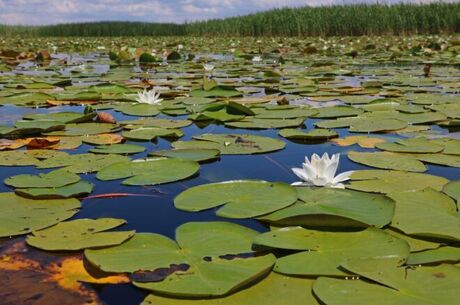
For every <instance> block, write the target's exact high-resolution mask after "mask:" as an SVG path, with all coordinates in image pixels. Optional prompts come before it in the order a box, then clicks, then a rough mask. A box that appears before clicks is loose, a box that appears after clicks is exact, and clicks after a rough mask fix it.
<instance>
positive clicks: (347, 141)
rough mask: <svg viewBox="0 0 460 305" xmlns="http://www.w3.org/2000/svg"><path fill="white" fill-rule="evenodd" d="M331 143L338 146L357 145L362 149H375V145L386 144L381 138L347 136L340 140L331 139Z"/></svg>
mask: <svg viewBox="0 0 460 305" xmlns="http://www.w3.org/2000/svg"><path fill="white" fill-rule="evenodd" d="M331 141H332V142H333V143H335V144H337V145H339V146H351V145H354V144H358V145H359V146H360V147H362V148H375V146H376V145H377V144H379V143H384V142H386V140H385V139H382V138H371V137H366V136H349V137H345V138H340V139H332V140H331Z"/></svg>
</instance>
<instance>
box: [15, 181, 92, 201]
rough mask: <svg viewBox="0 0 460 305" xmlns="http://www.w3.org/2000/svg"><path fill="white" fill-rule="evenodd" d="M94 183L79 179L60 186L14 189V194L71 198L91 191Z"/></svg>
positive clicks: (32, 196) (43, 197)
mask: <svg viewBox="0 0 460 305" xmlns="http://www.w3.org/2000/svg"><path fill="white" fill-rule="evenodd" d="M93 187H94V185H93V184H92V183H90V182H87V181H79V182H77V183H74V184H69V185H66V186H61V187H49V188H24V189H16V194H18V195H21V196H23V197H27V198H34V199H57V198H71V197H80V196H84V195H87V194H89V193H91V192H92V191H93Z"/></svg>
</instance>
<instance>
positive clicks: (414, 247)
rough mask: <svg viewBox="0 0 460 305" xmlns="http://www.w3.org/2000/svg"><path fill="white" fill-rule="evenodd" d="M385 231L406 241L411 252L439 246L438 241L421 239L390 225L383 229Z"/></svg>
mask: <svg viewBox="0 0 460 305" xmlns="http://www.w3.org/2000/svg"><path fill="white" fill-rule="evenodd" d="M385 232H387V233H388V234H391V235H393V236H395V237H397V238H399V239H402V240H404V241H406V242H407V243H408V244H409V247H410V251H411V252H418V251H423V250H430V249H436V248H439V247H440V246H441V244H440V243H438V242H434V241H430V240H425V239H421V238H420V237H417V236H409V235H406V234H404V233H402V232H400V231H398V230H395V229H394V228H391V227H389V228H387V229H385Z"/></svg>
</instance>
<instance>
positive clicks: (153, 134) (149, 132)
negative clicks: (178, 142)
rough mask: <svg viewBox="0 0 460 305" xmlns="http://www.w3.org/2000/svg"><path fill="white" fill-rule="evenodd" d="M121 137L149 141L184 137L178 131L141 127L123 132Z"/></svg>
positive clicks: (180, 131)
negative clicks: (158, 138)
mask: <svg viewBox="0 0 460 305" xmlns="http://www.w3.org/2000/svg"><path fill="white" fill-rule="evenodd" d="M122 135H123V137H124V138H126V139H129V140H135V141H151V140H153V139H156V138H157V137H164V138H180V137H182V136H183V135H184V133H183V132H182V130H180V129H173V128H168V129H167V128H156V127H151V128H150V127H149V128H145V127H142V128H139V129H134V130H130V131H124V132H123V133H122Z"/></svg>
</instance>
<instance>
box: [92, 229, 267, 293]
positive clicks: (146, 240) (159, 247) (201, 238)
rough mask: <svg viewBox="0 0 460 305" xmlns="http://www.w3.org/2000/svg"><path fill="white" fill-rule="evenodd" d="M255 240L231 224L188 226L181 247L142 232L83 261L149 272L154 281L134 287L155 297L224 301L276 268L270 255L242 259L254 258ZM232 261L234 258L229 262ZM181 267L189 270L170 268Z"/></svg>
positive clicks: (180, 234) (179, 242) (179, 233)
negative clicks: (142, 289) (239, 289)
mask: <svg viewBox="0 0 460 305" xmlns="http://www.w3.org/2000/svg"><path fill="white" fill-rule="evenodd" d="M203 232H206V234H203ZM256 235H257V232H256V231H253V230H251V229H248V228H246V227H242V226H239V225H236V224H232V223H226V222H201V223H197V222H189V223H186V224H184V225H181V226H180V227H178V228H177V229H176V240H177V243H176V242H175V241H173V240H170V239H169V238H167V237H164V236H162V235H158V234H151V233H142V234H136V235H135V236H134V237H133V238H132V239H131V240H129V241H128V242H126V243H124V244H122V245H121V246H117V247H111V248H106V249H101V250H86V251H85V256H86V258H87V259H88V260H89V261H90V262H91V263H92V264H94V265H96V266H98V267H99V268H100V269H102V270H104V271H110V272H137V271H144V273H141V274H145V272H147V271H151V273H153V274H152V277H151V278H150V279H149V278H147V279H146V281H145V282H134V284H135V285H136V286H138V287H141V288H144V289H148V290H152V291H154V292H158V293H162V294H168V295H175V296H181V297H209V296H222V295H225V294H227V293H229V292H232V291H234V290H235V289H237V288H239V287H241V286H243V285H246V284H249V283H251V282H255V281H257V280H258V279H259V278H261V277H263V276H264V275H265V274H267V273H268V272H269V271H270V269H271V268H272V266H273V264H274V261H275V258H274V256H273V255H271V254H269V255H264V256H257V257H249V258H242V257H239V256H238V255H239V254H243V253H252V239H253V238H254V237H255V236H256ZM228 256H232V258H233V259H226V257H228ZM181 265H183V267H184V268H183V269H186V271H180V270H177V269H173V268H172V267H173V266H181ZM155 272H156V273H155ZM138 274H139V272H138ZM155 274H157V276H156V277H155V278H154V277H153V275H155ZM133 277H134V278H136V273H134V274H133Z"/></svg>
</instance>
